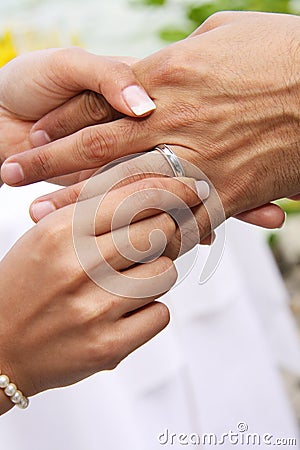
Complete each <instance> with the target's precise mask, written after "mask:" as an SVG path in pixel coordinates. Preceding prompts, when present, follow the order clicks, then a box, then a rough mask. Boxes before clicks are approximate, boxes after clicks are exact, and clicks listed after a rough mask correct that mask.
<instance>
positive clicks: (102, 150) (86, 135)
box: [76, 127, 116, 163]
mask: <svg viewBox="0 0 300 450" xmlns="http://www.w3.org/2000/svg"><path fill="white" fill-rule="evenodd" d="M115 148H116V137H115V135H114V134H113V133H112V132H110V131H108V130H107V129H106V131H105V132H104V131H103V130H102V131H101V130H100V129H99V127H89V128H85V129H84V130H83V131H82V132H81V133H80V139H79V142H78V144H77V149H76V151H77V153H78V156H79V157H80V159H82V158H83V159H84V160H86V161H99V162H101V163H106V162H108V161H109V160H110V159H112V153H113V151H114V149H115Z"/></svg>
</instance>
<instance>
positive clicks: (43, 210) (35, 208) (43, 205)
mask: <svg viewBox="0 0 300 450" xmlns="http://www.w3.org/2000/svg"><path fill="white" fill-rule="evenodd" d="M54 211H56V208H55V206H54V205H53V203H52V202H49V201H48V200H47V201H44V202H37V203H34V204H33V205H32V206H31V213H32V215H33V217H34V218H35V220H36V221H37V222H38V221H39V220H41V219H42V218H43V217H45V216H48V214H51V213H52V212H54Z"/></svg>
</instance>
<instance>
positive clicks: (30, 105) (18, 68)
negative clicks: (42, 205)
mask: <svg viewBox="0 0 300 450" xmlns="http://www.w3.org/2000/svg"><path fill="white" fill-rule="evenodd" d="M133 61H134V59H133V58H125V57H124V58H110V57H103V56H96V55H92V54H91V53H88V52H86V51H85V50H82V49H80V48H76V47H72V48H66V49H49V50H42V51H38V52H33V53H28V54H25V55H23V56H20V57H18V58H16V59H14V60H13V61H11V62H10V63H9V64H7V65H6V66H4V67H3V68H2V69H1V70H0V130H1V137H0V164H1V163H2V162H3V161H4V160H5V159H6V158H8V157H9V156H10V155H12V154H15V153H18V152H21V151H24V150H28V149H29V148H31V147H33V146H38V145H44V144H46V143H48V142H50V137H49V135H48V132H46V131H42V130H40V129H36V128H35V127H34V124H35V123H36V121H37V120H39V119H40V118H42V117H43V116H45V115H46V114H47V113H49V112H50V111H52V110H56V112H57V111H59V108H60V106H61V105H64V108H65V111H68V110H73V108H74V105H76V106H77V114H76V116H75V115H73V120H72V123H71V122H69V121H68V122H67V123H63V122H62V121H59V117H58V120H57V121H56V123H55V124H54V123H53V128H54V130H55V129H56V128H61V127H64V132H65V133H67V132H68V127H69V126H72V129H73V131H74V129H76V130H77V129H80V128H81V123H82V121H84V122H89V124H96V123H98V124H99V123H105V122H109V121H112V120H115V119H117V118H120V117H122V116H123V115H128V116H133V117H137V116H139V117H140V116H144V115H147V114H149V113H150V112H152V111H153V109H155V105H154V103H153V102H152V100H151V99H150V98H149V97H148V95H147V93H146V91H145V90H144V89H143V87H142V86H141V84H140V82H139V81H138V80H137V78H136V76H135V74H134V73H133V71H132V69H131V68H130V64H132V62H133ZM82 91H84V92H83V93H82ZM79 93H81V95H80V96H79V97H78V94H79ZM79 98H80V102H78V99H79ZM78 111H80V112H81V113H80V114H79V113H78ZM78 117H80V120H79V121H78ZM76 127H79V128H76ZM49 133H50V135H51V132H49ZM53 133H54V134H55V131H53ZM53 133H52V136H51V137H53ZM80 176H81V174H77V175H76V176H75V177H74V180H76V181H77V180H79V179H80ZM60 181H61V180H60ZM69 181H70V179H69ZM72 181H73V180H72Z"/></svg>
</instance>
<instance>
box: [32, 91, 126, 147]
mask: <svg viewBox="0 0 300 450" xmlns="http://www.w3.org/2000/svg"><path fill="white" fill-rule="evenodd" d="M121 117H122V114H121V113H120V112H118V111H116V110H115V109H114V108H113V107H112V106H111V105H110V104H109V103H108V102H107V100H106V99H105V98H104V97H103V95H100V94H97V93H96V92H93V91H85V92H83V93H82V94H79V95H77V96H76V97H73V98H72V99H71V100H69V101H68V102H66V103H65V104H64V105H62V106H59V107H58V108H56V109H54V110H53V111H51V112H49V113H48V114H46V116H44V117H43V118H42V119H41V120H39V121H38V122H37V123H36V124H35V125H34V126H33V127H32V129H31V142H32V144H33V146H34V147H39V146H42V145H45V144H47V143H49V142H51V141H55V140H57V139H60V138H62V137H65V136H69V135H70V134H73V133H75V132H76V131H79V130H81V129H82V128H85V127H87V126H92V125H96V124H100V123H106V122H112V121H114V120H116V119H119V118H121Z"/></svg>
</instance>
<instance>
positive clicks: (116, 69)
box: [107, 61, 134, 84]
mask: <svg viewBox="0 0 300 450" xmlns="http://www.w3.org/2000/svg"><path fill="white" fill-rule="evenodd" d="M107 73H109V79H110V80H117V81H118V83H122V82H123V83H125V84H128V78H130V82H132V79H134V75H133V71H132V69H131V68H130V66H129V65H128V64H126V63H124V62H122V61H110V67H109V72H107Z"/></svg>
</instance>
